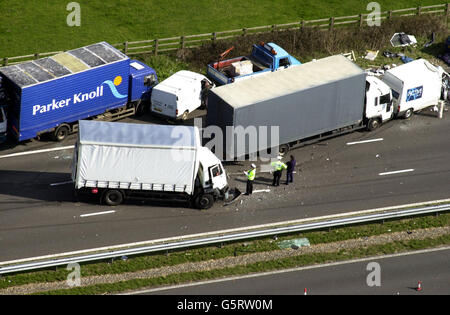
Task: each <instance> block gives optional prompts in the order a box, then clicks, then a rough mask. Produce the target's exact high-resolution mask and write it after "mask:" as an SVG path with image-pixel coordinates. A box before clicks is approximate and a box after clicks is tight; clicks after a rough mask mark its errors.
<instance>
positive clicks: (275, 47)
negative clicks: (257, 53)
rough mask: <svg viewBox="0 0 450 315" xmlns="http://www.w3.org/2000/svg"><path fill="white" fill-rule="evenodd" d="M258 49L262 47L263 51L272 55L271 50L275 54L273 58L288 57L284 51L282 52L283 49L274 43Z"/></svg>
mask: <svg viewBox="0 0 450 315" xmlns="http://www.w3.org/2000/svg"><path fill="white" fill-rule="evenodd" d="M260 47H263V48H264V49H265V50H267V51H268V52H270V53H271V54H272V55H274V54H273V53H272V50H273V51H274V52H275V56H276V57H277V58H280V59H282V58H286V57H289V56H290V55H289V54H288V52H287V51H286V50H284V49H283V48H281V47H280V46H278V45H277V44H275V43H267V44H264V45H263V46H260Z"/></svg>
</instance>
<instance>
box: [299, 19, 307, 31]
mask: <svg viewBox="0 0 450 315" xmlns="http://www.w3.org/2000/svg"><path fill="white" fill-rule="evenodd" d="M305 25H306V22H305V20H303V21H302V23H301V26H300V27H301V29H302V30H303V29H304V28H305Z"/></svg>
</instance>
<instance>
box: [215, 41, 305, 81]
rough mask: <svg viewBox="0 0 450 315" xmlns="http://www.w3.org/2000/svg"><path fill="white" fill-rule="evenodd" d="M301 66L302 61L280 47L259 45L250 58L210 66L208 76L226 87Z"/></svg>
mask: <svg viewBox="0 0 450 315" xmlns="http://www.w3.org/2000/svg"><path fill="white" fill-rule="evenodd" d="M300 64H301V62H300V61H298V60H297V59H295V58H294V57H292V56H291V55H289V54H288V53H287V52H286V51H285V50H284V49H283V48H281V47H280V46H278V45H276V44H274V43H267V44H265V43H260V44H259V45H253V49H252V53H251V55H250V56H241V57H237V58H233V59H227V60H219V61H217V62H215V63H212V64H209V65H208V66H207V69H206V75H207V76H208V77H209V78H210V79H211V80H213V81H214V82H215V83H216V84H217V85H224V84H229V83H233V82H235V81H237V80H241V79H248V78H250V77H252V76H254V75H257V74H262V73H265V72H269V71H276V70H280V69H286V68H288V67H291V66H297V65H300Z"/></svg>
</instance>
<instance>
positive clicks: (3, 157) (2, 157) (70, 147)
mask: <svg viewBox="0 0 450 315" xmlns="http://www.w3.org/2000/svg"><path fill="white" fill-rule="evenodd" d="M74 147H75V146H73V145H69V146H66V147H59V148H53V149H44V150H36V151H28V152H20V153H13V154H8V155H2V156H0V159H5V158H10V157H14V156H21V155H30V154H37V153H45V152H52V151H60V150H68V149H73V148H74Z"/></svg>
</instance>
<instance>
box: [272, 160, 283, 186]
mask: <svg viewBox="0 0 450 315" xmlns="http://www.w3.org/2000/svg"><path fill="white" fill-rule="evenodd" d="M281 159H282V158H281V156H279V157H278V161H276V162H272V167H273V169H274V172H273V182H272V186H280V178H281V175H282V173H283V170H285V169H286V168H287V165H286V164H284V163H283V162H281Z"/></svg>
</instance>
